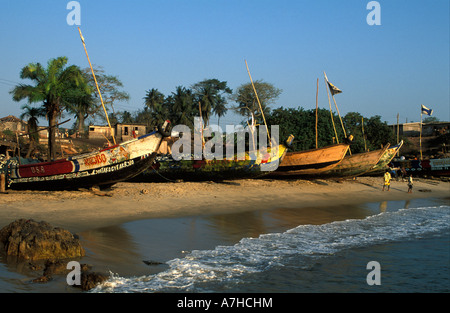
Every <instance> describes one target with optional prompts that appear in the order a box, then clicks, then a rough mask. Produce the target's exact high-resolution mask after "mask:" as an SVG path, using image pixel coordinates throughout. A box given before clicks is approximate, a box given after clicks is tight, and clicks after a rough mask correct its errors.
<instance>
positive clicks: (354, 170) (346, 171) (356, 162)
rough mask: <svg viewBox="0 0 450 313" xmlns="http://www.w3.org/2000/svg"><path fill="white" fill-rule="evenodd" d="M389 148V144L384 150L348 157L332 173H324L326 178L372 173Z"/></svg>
mask: <svg viewBox="0 0 450 313" xmlns="http://www.w3.org/2000/svg"><path fill="white" fill-rule="evenodd" d="M388 148H389V144H387V145H386V146H385V147H384V148H383V149H380V150H374V151H370V152H364V153H358V154H353V155H349V156H346V157H345V158H344V159H343V160H342V162H341V163H339V164H338V165H337V166H336V167H335V168H333V169H332V170H330V171H326V172H323V173H322V175H321V176H324V177H354V176H360V175H363V174H365V173H367V172H368V171H370V170H371V169H372V168H373V167H374V166H375V165H376V164H377V163H378V161H379V160H380V158H381V157H382V156H383V154H384V152H385V151H386V150H387V149H388Z"/></svg>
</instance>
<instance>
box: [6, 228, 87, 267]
mask: <svg viewBox="0 0 450 313" xmlns="http://www.w3.org/2000/svg"><path fill="white" fill-rule="evenodd" d="M0 248H2V250H3V251H4V252H5V253H6V255H7V256H10V257H17V259H18V260H30V261H36V260H46V259H53V260H54V259H67V258H77V257H82V256H84V255H85V251H84V249H83V247H82V246H81V244H80V241H79V239H78V238H77V237H76V236H74V235H73V234H72V233H70V232H69V231H68V230H65V229H62V228H60V227H53V226H52V225H50V224H49V223H47V222H44V221H41V222H36V221H34V220H32V219H19V220H16V221H14V222H12V223H11V224H9V225H7V226H5V227H3V228H2V229H1V230H0Z"/></svg>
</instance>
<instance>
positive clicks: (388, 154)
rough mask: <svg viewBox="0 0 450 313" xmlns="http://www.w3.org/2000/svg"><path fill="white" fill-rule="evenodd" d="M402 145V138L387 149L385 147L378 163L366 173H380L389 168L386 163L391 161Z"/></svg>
mask: <svg viewBox="0 0 450 313" xmlns="http://www.w3.org/2000/svg"><path fill="white" fill-rule="evenodd" d="M402 145H403V140H402V141H400V142H399V143H398V144H396V145H395V146H390V147H389V148H388V149H386V151H385V152H384V154H383V155H382V156H381V158H380V160H379V161H378V163H377V164H376V165H375V166H374V167H373V168H372V169H371V170H370V171H368V172H367V173H366V174H369V175H376V174H381V173H384V172H385V171H386V170H387V169H389V166H388V164H389V163H391V161H392V159H393V158H394V157H395V155H396V154H397V152H398V151H399V150H400V148H401V147H402Z"/></svg>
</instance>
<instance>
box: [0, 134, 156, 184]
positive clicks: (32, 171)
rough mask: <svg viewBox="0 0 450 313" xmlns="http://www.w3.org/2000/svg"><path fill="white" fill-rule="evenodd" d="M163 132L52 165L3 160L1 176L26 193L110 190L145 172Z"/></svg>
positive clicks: (22, 160) (153, 157) (54, 162)
mask: <svg viewBox="0 0 450 313" xmlns="http://www.w3.org/2000/svg"><path fill="white" fill-rule="evenodd" d="M162 133H163V132H162V131H161V132H158V131H154V132H152V133H149V134H146V135H143V136H140V137H137V138H134V139H132V140H129V141H126V142H123V143H121V144H117V145H114V146H111V147H108V148H106V149H103V150H100V151H95V152H91V153H85V154H80V155H77V156H71V157H68V158H65V159H60V160H56V161H52V162H39V163H29V164H24V161H25V159H22V158H21V164H19V161H18V160H17V159H16V158H13V159H9V160H4V161H3V162H1V164H0V173H1V172H3V173H5V174H6V182H7V188H10V189H29V190H70V189H77V188H90V187H92V186H105V185H106V186H109V185H113V184H115V183H117V182H120V181H124V180H127V179H131V178H133V177H134V176H136V175H138V174H140V173H142V172H143V171H145V170H146V169H148V168H149V167H150V166H151V165H152V163H153V161H154V159H155V157H156V152H157V150H158V149H159V146H160V144H161V141H162V138H163V134H162Z"/></svg>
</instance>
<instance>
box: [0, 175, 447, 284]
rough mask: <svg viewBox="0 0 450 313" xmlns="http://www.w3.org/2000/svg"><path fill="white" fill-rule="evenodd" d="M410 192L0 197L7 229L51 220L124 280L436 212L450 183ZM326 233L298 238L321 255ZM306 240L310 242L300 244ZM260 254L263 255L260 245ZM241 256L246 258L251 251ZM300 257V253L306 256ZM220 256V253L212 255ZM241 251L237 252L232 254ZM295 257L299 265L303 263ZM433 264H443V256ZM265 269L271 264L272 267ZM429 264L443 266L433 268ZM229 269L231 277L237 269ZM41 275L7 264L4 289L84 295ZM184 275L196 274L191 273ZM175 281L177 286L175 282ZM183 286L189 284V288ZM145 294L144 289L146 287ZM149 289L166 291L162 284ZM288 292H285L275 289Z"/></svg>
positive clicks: (291, 188) (149, 186) (374, 188)
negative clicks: (290, 236)
mask: <svg viewBox="0 0 450 313" xmlns="http://www.w3.org/2000/svg"><path fill="white" fill-rule="evenodd" d="M407 190H408V188H407V183H406V181H405V182H402V181H401V180H400V181H395V180H394V181H392V183H391V188H390V191H382V178H380V177H358V178H357V179H356V180H352V179H349V180H341V181H337V180H331V179H330V180H295V179H294V180H281V179H280V180H277V179H244V180H235V181H226V182H221V183H218V182H177V183H174V182H165V183H136V182H123V183H119V184H117V185H115V186H113V187H112V188H111V189H110V190H105V191H96V192H93V191H88V190H80V191H39V192H38V191H13V190H8V193H6V194H0V227H3V226H6V225H7V224H9V223H10V222H12V221H14V220H17V219H20V218H25V219H34V220H35V221H46V222H48V223H50V224H52V225H53V226H57V227H63V228H65V229H67V230H69V231H70V232H72V233H75V234H77V235H79V236H80V239H81V243H82V245H83V247H84V248H85V249H86V251H87V255H86V256H85V257H83V258H82V260H81V261H80V262H82V263H86V264H90V265H91V266H93V269H94V270H96V271H100V272H103V273H108V272H111V273H117V274H118V275H120V276H122V277H139V276H145V277H147V275H156V274H157V273H160V272H162V274H161V275H170V273H171V271H170V269H169V264H171V262H175V264H177V262H190V261H188V260H187V259H185V256H187V255H189V253H190V252H191V251H194V250H200V251H203V252H200V253H209V252H208V251H214V249H219V251H220V249H221V248H220V247H229V248H226V249H232V250H239V249H240V248H239V247H240V246H241V245H240V244H238V243H239V242H241V241H242V240H244V242H247V241H246V240H248V239H249V238H258V237H259V236H260V235H263V236H264V234H272V235H274V236H277V235H275V234H276V233H283V232H285V231H287V230H289V229H293V228H296V227H297V226H298V225H330V226H327V227H333V226H331V225H333V224H329V223H332V222H334V221H351V220H355V221H363V220H364V218H365V217H366V216H368V215H372V214H378V213H380V210H381V211H382V212H384V210H386V208H387V211H391V210H392V209H393V210H394V211H395V210H397V209H398V207H399V206H400V207H403V206H405V204H406V203H410V202H411V203H415V204H414V205H413V206H421V205H422V206H428V205H431V206H435V204H434V203H435V202H433V201H434V199H437V200H439V201H440V202H442V203H444V204H446V203H448V199H449V195H450V193H449V191H450V183H449V182H444V181H441V180H437V179H433V180H432V179H421V178H418V179H415V184H414V189H413V193H411V194H410V193H407ZM439 201H438V202H439ZM388 202H389V203H390V204H389V205H388ZM438 202H436V203H438ZM383 203H384V204H385V205H384V206H383ZM391 205H392V206H391ZM349 223H351V222H349ZM414 223H415V222H413V223H412V224H414ZM390 224H392V225H393V226H394V229H395V227H396V222H395V221H394V220H392V222H388V223H387V225H390ZM419 224H421V223H419ZM368 225H370V224H368ZM383 225H384V224H383ZM367 227H373V231H372V233H373V232H375V233H379V235H377V236H374V237H373V238H377V237H381V238H383V237H384V236H387V237H388V238H390V234H389V232H390V231H387V232H386V231H385V230H383V227H384V226H383V227H381V228H379V227H377V226H367ZM329 231H330V234H331V235H330V236H332V237H333V238H334V236H335V235H334V231H332V230H329ZM345 232H346V230H345V229H343V230H342V233H341V234H340V235H339V236H343V237H345V236H346V235H345ZM327 233H328V231H325V233H322V231H320V232H319V233H314V231H313V232H312V233H311V234H310V233H309V231H307V232H306V233H305V234H304V235H301V237H302V238H303V237H308V238H310V239H307V240H306V241H305V243H306V244H311V245H312V246H313V247H314V248H313V249H319V251H317V252H319V254H320V253H321V252H320V249H322V248H321V247H323V243H322V242H317V243H316V241H317V240H321V239H320V238H322V237H323V236H324V235H323V234H325V235H326V234H327ZM364 233H366V230H365V231H364V232H363V233H361V235H362V236H363V237H362V239H361V241H362V242H365V241H366V240H367V238H372V237H370V236H369V237H365V236H366V235H364ZM369 233H371V232H369ZM272 235H269V236H272ZM326 236H328V235H326ZM352 236H353V234H352ZM246 238H247V239H246ZM275 238H276V237H275ZM334 240H335V239H333V241H334ZM263 241H264V240H263ZM302 241H303V239H301V240H300V242H302ZM256 242H258V240H257V241H256ZM247 244H248V243H246V244H245V245H244V247H245V246H246V245H247ZM252 245H254V243H253V244H252ZM277 245H278V244H277ZM317 247H318V248H317ZM255 248H256V249H258V244H257V245H256V247H255ZM255 248H252V249H255ZM211 249H212V250H211ZM267 249H268V248H267V247H265V248H263V249H262V250H260V251H258V252H256V255H255V256H252V257H251V258H250V257H246V258H245V259H244V260H240V261H236V265H235V266H240V265H239V263H241V262H244V263H245V262H246V260H252V259H253V258H254V257H256V260H258V259H260V258H262V259H261V260H264V258H265V256H264V254H265V253H267V251H270V248H269V250H267ZM244 251H247V248H246V247H245V248H244ZM283 251H284V250H283V249H281V250H278V249H277V252H276V255H281V257H283V254H285V253H286V252H283ZM288 251H290V249H288ZM299 251H300V252H301V249H300V250H299ZM369 251H371V250H370V249H369ZM399 251H401V250H399ZM215 253H216V252H213V254H214V255H215ZM240 253H241V252H238V253H236V252H233V254H235V255H240ZM245 253H246V252H244V254H245ZM289 253H290V252H289ZM370 253H371V252H370ZM269 254H270V252H269ZM400 254H401V255H403V254H404V253H403V252H402V253H400ZM306 255H308V253H307V254H306ZM298 257H299V258H300V259H302V258H303V257H305V256H304V255H299V256H298ZM214 258H215V261H214V262H213V264H216V265H215V266H217V270H218V271H222V270H225V271H226V270H227V265H226V264H228V263H226V264H223V265H221V263H220V262H221V261H220V260H221V258H219V259H216V257H214ZM226 258H227V257H225V259H226ZM436 258H437V259H439V258H440V256H437V257H436ZM276 259H278V256H277V257H276ZM296 259H297V258H296ZM0 260H1V258H0ZM170 260H172V261H170ZM177 260H178V261H177ZM356 260H360V257H352V258H351V260H350V261H351V262H356ZM148 262H150V263H148ZM153 262H156V263H155V264H153ZM192 262H195V260H194V261H192ZM261 262H262V263H261V264H262V265H263V266H265V265H264V264H266V261H261ZM149 264H150V265H149ZM172 264H173V263H172ZM208 264H209V263H208ZM349 264H350V263H349ZM432 264H437V265H439V264H440V263H439V262H438V261H435V262H434V263H432ZM170 266H174V265H170ZM195 266H196V265H195ZM329 266H330V268H335V270H336V271H337V272H340V271H341V269H340V267H339V266H340V265H337V266H336V267H334V265H329ZM347 266H348V265H347ZM352 266H353V268H359V267H361V266H360V265H352ZM187 268H189V267H185V266H184V265H180V267H179V268H177V269H176V270H175V273H178V271H179V270H182V269H187ZM167 271H168V272H167ZM232 272H233V273H234V270H233V271H232ZM294 272H295V270H294ZM167 273H169V274H167ZM308 273H309V272H303V274H307V275H306V276H304V275H303V276H302V277H309V276H308V275H309V274H308ZM40 275H41V271H30V270H29V269H23V268H18V267H17V266H16V265H13V264H6V263H3V262H0V291H8V292H11V291H12V292H79V289H77V288H73V287H70V286H68V285H67V284H66V281H65V277H64V275H60V276H57V277H54V278H53V279H52V280H51V281H50V282H49V283H46V284H39V283H33V282H32V280H33V279H35V278H36V277H39V276H40ZM177 275H178V274H177ZM315 275H318V276H314V277H312V278H313V279H314V281H315V282H317V280H318V279H319V280H321V281H323V282H324V284H325V285H324V286H323V287H322V285H320V284H319V285H318V287H316V288H318V289H317V290H322V289H321V288H323V290H325V291H330V290H334V289H333V288H334V287H333V285H331V286H330V285H327V284H326V282H327V281H328V279H326V278H324V277H322V278H317V277H321V276H320V275H321V274H320V273H318V274H315ZM325 275H327V274H326V273H325ZM360 275H364V273H362V274H360ZM186 277H191V274H190V272H189V273H188V274H187V276H186ZM195 277H197V276H196V275H194V278H192V279H194V281H196V280H197V279H198V277H197V278H195ZM261 277H262V278H263V277H264V275H263V276H261ZM283 277H285V275H281V276H279V275H278V274H276V275H275V278H274V279H275V280H281V282H280V283H279V284H278V288H280V286H284V285H285V284H286V282H285V281H284V280H283V279H284V278H283ZM356 278H358V277H356ZM170 279H174V280H175V281H177V280H178V278H175V277H172V278H170ZM302 279H303V278H302ZM119 281H120V279H119ZM138 281H139V280H138ZM288 281H290V279H289V280H288ZM290 283H291V284H293V286H303V285H305V282H301V283H300V285H298V283H296V282H295V279H294V280H293V281H292V282H290ZM127 284H129V283H128V282H125V285H127ZM139 284H140V283H139ZM213 284H214V283H213ZM188 285H189V284H188ZM308 285H310V283H306V286H308ZM356 285H357V286H359V285H358V284H356ZM158 286H159V285H158ZM182 286H185V284H184V283H182ZM265 286H266V285H265V284H262V285H261V284H260V283H257V287H254V288H256V289H249V290H251V291H252V292H254V290H260V288H262V290H266V291H270V289H265ZM352 286H354V283H351V284H350V288H353V287H352ZM146 288H147V287H145V288H144V290H147V289H146ZM182 288H184V287H182ZM289 288H291V287H288V289H289ZM296 288H297V287H296ZM330 288H331V289H330ZM358 288H359V287H358ZM126 290H128V289H126ZM131 290H133V287H131ZM137 290H141V289H139V288H138V289H137ZM150 290H159V287H157V288H156V289H154V288H150ZM177 290H178V289H175V291H177ZM232 290H233V289H232ZM237 290H238V291H239V292H241V291H244V292H245V291H246V290H247V289H245V288H244V289H241V287H238V289H237ZM283 290H284V289H283V287H281V289H276V291H275V292H279V291H283ZM289 290H290V289H289ZM299 290H300V291H302V290H303V289H299ZM337 290H340V289H337ZM438 290H441V289H438ZM169 291H170V290H169ZM115 292H121V291H120V290H119V291H115Z"/></svg>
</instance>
